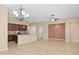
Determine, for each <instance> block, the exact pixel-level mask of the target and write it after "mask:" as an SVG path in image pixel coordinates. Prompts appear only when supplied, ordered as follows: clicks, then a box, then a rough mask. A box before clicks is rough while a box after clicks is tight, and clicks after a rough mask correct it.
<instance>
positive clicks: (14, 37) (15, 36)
mask: <svg viewBox="0 0 79 59" xmlns="http://www.w3.org/2000/svg"><path fill="white" fill-rule="evenodd" d="M11 41H15V43H17V35H8V42H11Z"/></svg>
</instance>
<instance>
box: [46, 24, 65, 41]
mask: <svg viewBox="0 0 79 59" xmlns="http://www.w3.org/2000/svg"><path fill="white" fill-rule="evenodd" d="M48 37H49V38H51V39H52V38H53V40H55V39H65V24H64V23H61V24H49V25H48ZM54 38H55V39H54Z"/></svg>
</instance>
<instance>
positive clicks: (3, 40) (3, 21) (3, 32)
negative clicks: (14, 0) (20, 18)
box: [0, 5, 8, 51]
mask: <svg viewBox="0 0 79 59" xmlns="http://www.w3.org/2000/svg"><path fill="white" fill-rule="evenodd" d="M7 25H8V9H7V8H6V7H4V6H1V5H0V51H3V50H7V49H8V42H7V41H8V40H7V37H8V36H7V34H8V33H7V32H8V31H7V29H8V26H7Z"/></svg>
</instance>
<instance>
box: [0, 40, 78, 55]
mask: <svg viewBox="0 0 79 59" xmlns="http://www.w3.org/2000/svg"><path fill="white" fill-rule="evenodd" d="M78 54H79V43H69V42H68V43H67V42H64V41H48V40H40V41H35V42H31V43H27V44H22V45H17V44H14V43H9V50H8V51H4V52H0V55H78Z"/></svg>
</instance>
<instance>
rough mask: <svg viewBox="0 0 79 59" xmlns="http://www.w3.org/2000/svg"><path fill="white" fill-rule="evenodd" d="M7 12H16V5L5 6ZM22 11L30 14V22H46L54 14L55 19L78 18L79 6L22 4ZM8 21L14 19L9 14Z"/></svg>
mask: <svg viewBox="0 0 79 59" xmlns="http://www.w3.org/2000/svg"><path fill="white" fill-rule="evenodd" d="M5 6H7V7H8V8H9V11H12V10H17V9H18V6H19V5H18V4H6V5H5ZM22 6H23V8H24V10H26V12H27V13H29V14H30V18H29V20H31V21H30V22H40V21H48V20H49V19H50V17H49V16H51V14H54V15H55V17H56V18H67V17H77V16H79V4H23V5H22ZM9 18H10V19H14V16H13V15H12V14H11V15H10V16H9Z"/></svg>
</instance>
